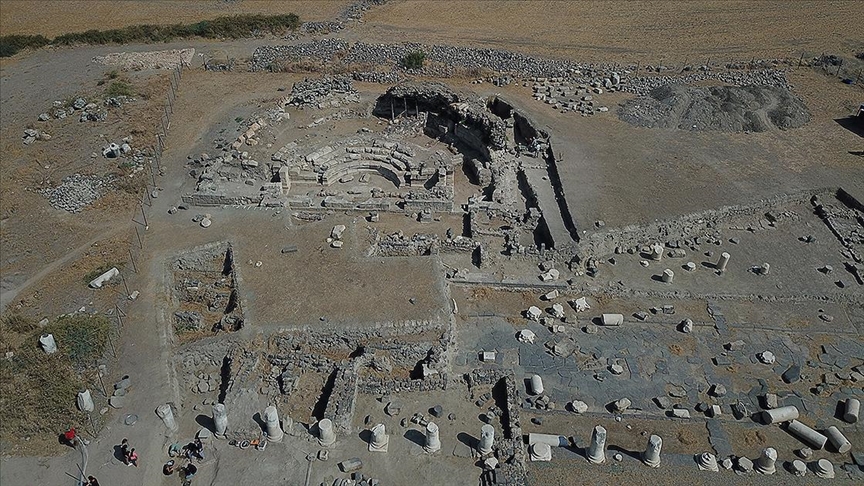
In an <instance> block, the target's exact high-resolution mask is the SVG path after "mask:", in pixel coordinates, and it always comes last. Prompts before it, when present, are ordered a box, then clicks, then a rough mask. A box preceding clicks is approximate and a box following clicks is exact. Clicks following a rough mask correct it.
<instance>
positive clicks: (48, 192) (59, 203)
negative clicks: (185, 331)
mask: <svg viewBox="0 0 864 486" xmlns="http://www.w3.org/2000/svg"><path fill="white" fill-rule="evenodd" d="M110 186H111V179H110V178H102V177H99V176H96V175H81V174H72V175H70V176H68V177H66V178H65V179H63V182H62V183H61V184H60V185H59V186H57V187H53V188H47V189H43V190H41V191H40V193H41V194H42V195H43V196H45V197H46V198H48V202H49V203H50V204H51V206H52V207H54V208H55V209H62V210H64V211H69V212H70V213H78V212H81V210H82V209H84V207H86V206H87V205H89V204H92V203H93V202H94V201H96V200H97V199H99V198H100V197H102V196H104V195H105V193H106V192H108V189H109V188H110Z"/></svg>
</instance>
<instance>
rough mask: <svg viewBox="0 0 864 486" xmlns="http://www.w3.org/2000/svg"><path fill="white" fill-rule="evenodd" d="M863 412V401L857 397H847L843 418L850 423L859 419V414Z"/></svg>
mask: <svg viewBox="0 0 864 486" xmlns="http://www.w3.org/2000/svg"><path fill="white" fill-rule="evenodd" d="M860 413H861V401H860V400H858V399H857V398H847V399H846V406H845V407H844V409H843V420H845V421H846V422H848V423H850V424H854V423H855V422H857V421H858V416H859V415H860Z"/></svg>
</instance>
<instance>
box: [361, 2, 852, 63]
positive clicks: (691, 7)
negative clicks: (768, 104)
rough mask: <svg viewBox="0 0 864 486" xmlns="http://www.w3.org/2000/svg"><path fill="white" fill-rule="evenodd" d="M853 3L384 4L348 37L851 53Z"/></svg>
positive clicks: (543, 48) (535, 48)
mask: <svg viewBox="0 0 864 486" xmlns="http://www.w3.org/2000/svg"><path fill="white" fill-rule="evenodd" d="M862 17H864V2H860V1H854V0H853V1H828V0H821V1H791V2H790V1H785V0H783V1H731V0H730V1H707V0H692V1H626V2H608V1H546V0H532V1H517V0H501V1H454V0H438V1H431V2H430V1H422V0H393V1H391V2H389V3H388V4H386V5H384V6H382V7H376V8H374V9H372V10H370V11H369V12H367V14H366V15H365V16H364V20H365V24H364V25H363V26H362V27H361V28H359V29H357V30H356V31H355V32H356V33H357V37H358V38H360V37H362V38H364V39H366V40H369V41H371V40H372V39H374V40H376V41H380V42H388V41H396V40H398V41H418V40H422V41H426V42H430V41H434V42H440V43H453V44H461V45H470V46H474V47H483V46H496V45H506V46H508V47H510V48H512V49H516V50H520V51H523V52H530V53H532V54H546V55H555V56H563V57H568V58H573V59H578V60H586V61H595V60H596V61H599V60H611V59H620V60H622V61H625V60H632V61H636V60H641V61H643V62H658V61H660V60H669V61H673V62H683V61H687V60H689V61H691V62H695V61H696V58H703V57H705V58H707V57H714V58H715V59H718V60H719V59H721V58H727V59H730V58H735V59H742V58H751V57H756V58H760V57H764V58H767V57H781V56H788V55H798V54H799V53H800V52H802V51H808V52H815V53H816V54H817V55H818V54H819V53H820V52H823V51H824V52H829V51H831V52H836V51H837V50H843V51H848V52H852V50H854V49H860V48H864V42H862V37H861V30H860V19H861V18H862Z"/></svg>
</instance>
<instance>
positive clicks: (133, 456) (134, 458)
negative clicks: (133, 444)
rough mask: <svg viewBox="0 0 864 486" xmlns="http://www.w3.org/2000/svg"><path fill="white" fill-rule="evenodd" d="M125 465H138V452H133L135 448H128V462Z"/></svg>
mask: <svg viewBox="0 0 864 486" xmlns="http://www.w3.org/2000/svg"><path fill="white" fill-rule="evenodd" d="M126 465H127V466H135V467H138V453H137V452H135V449H130V450H129V462H128V464H126Z"/></svg>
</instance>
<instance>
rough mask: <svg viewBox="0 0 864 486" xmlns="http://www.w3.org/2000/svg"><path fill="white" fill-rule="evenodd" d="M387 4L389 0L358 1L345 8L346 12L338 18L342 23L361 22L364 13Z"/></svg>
mask: <svg viewBox="0 0 864 486" xmlns="http://www.w3.org/2000/svg"><path fill="white" fill-rule="evenodd" d="M385 3H387V0H358V1H356V2H354V3H352V4H351V5H348V6H347V7H345V10H343V11H342V12H341V13H340V14H339V17H338V18H339V20H340V21H342V22H345V21H350V20H355V21H360V20H362V19H363V13H364V12H366V11H367V10H369V9H370V8H372V7H374V6H376V5H384V4H385Z"/></svg>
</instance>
